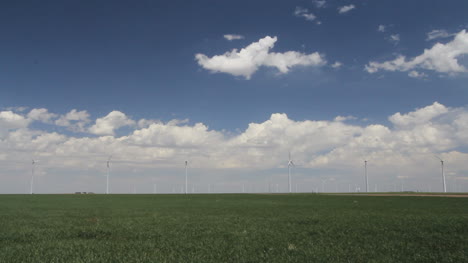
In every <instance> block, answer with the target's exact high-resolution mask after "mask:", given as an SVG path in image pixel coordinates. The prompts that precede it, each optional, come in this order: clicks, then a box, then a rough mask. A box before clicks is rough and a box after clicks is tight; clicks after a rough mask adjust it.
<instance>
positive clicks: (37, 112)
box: [28, 108, 57, 123]
mask: <svg viewBox="0 0 468 263" xmlns="http://www.w3.org/2000/svg"><path fill="white" fill-rule="evenodd" d="M55 117H57V114H54V113H50V112H49V111H48V110H47V109H44V108H41V109H32V110H31V111H30V112H29V113H28V119H31V120H33V121H40V122H44V123H50V122H51V121H52V119H53V118H55Z"/></svg>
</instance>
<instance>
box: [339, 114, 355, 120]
mask: <svg viewBox="0 0 468 263" xmlns="http://www.w3.org/2000/svg"><path fill="white" fill-rule="evenodd" d="M356 119H357V118H356V117H354V116H351V115H349V116H336V117H335V121H348V120H356Z"/></svg>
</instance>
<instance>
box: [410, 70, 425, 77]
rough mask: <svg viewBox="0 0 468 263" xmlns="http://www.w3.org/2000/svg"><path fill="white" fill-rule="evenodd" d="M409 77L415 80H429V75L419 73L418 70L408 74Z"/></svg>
mask: <svg viewBox="0 0 468 263" xmlns="http://www.w3.org/2000/svg"><path fill="white" fill-rule="evenodd" d="M408 76H410V77H412V78H415V79H424V78H427V74H426V73H424V72H418V71H416V70H412V71H410V72H409V73H408Z"/></svg>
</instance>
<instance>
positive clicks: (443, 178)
mask: <svg viewBox="0 0 468 263" xmlns="http://www.w3.org/2000/svg"><path fill="white" fill-rule="evenodd" d="M435 157H436V158H437V159H439V160H440V167H441V169H442V183H443V185H444V193H447V187H446V186H445V173H444V160H442V159H441V158H440V157H439V156H437V155H435Z"/></svg>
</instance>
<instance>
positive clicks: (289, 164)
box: [288, 152, 295, 193]
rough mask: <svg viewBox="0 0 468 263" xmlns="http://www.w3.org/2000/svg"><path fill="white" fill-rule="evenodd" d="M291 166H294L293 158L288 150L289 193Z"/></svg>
mask: <svg viewBox="0 0 468 263" xmlns="http://www.w3.org/2000/svg"><path fill="white" fill-rule="evenodd" d="M291 166H295V165H294V162H293V160H292V159H291V152H289V160H288V186H289V193H291Z"/></svg>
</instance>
